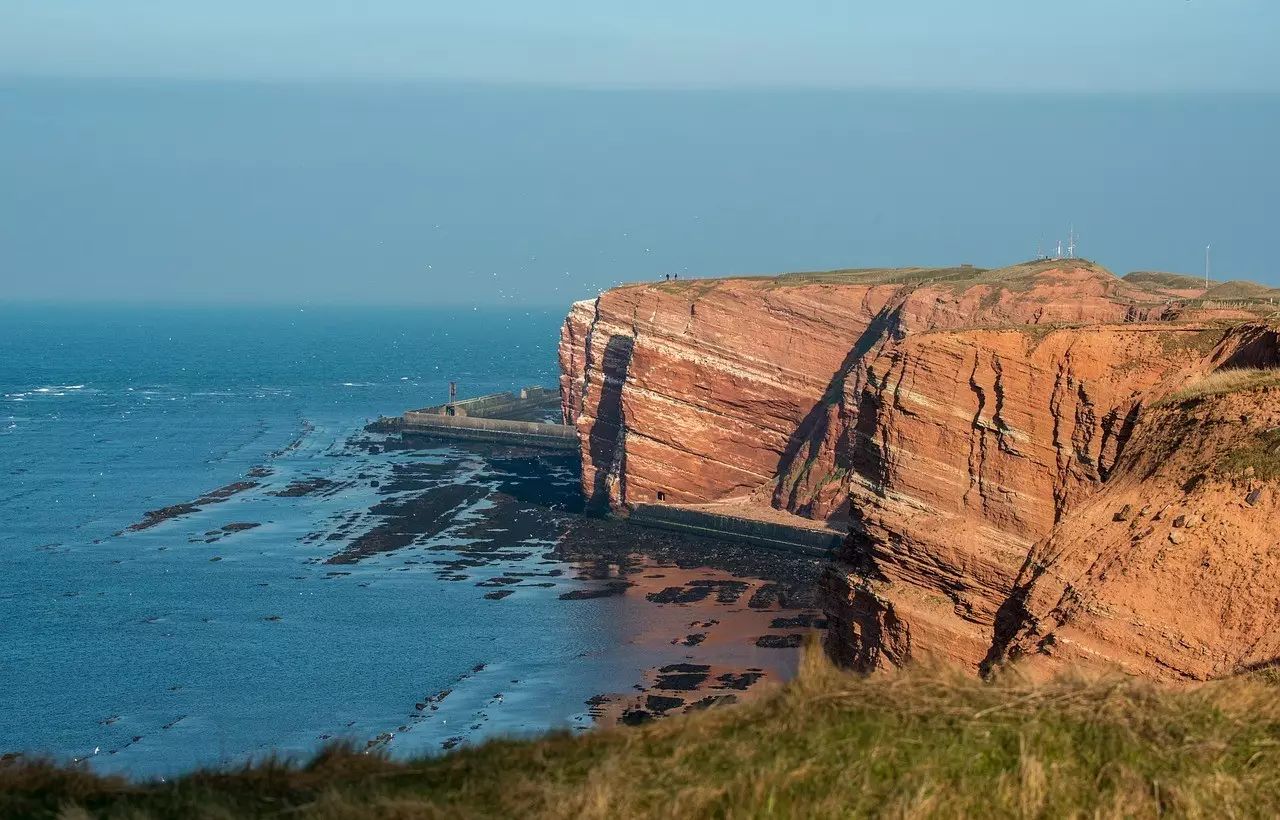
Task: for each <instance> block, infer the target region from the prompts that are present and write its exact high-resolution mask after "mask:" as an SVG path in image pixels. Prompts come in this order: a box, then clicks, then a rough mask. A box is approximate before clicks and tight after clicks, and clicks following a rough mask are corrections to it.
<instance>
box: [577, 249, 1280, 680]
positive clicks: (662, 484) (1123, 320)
mask: <svg viewBox="0 0 1280 820" xmlns="http://www.w3.org/2000/svg"><path fill="white" fill-rule="evenodd" d="M1228 284H1232V285H1238V283H1228ZM1215 291H1217V292H1215ZM1276 301H1280V300H1276V299H1275V297H1274V295H1273V294H1272V292H1270V291H1266V290H1265V289H1262V290H1257V289H1247V288H1240V287H1238V286H1233V287H1232V288H1225V287H1224V286H1216V287H1215V288H1213V289H1211V290H1209V291H1205V290H1204V289H1203V288H1200V289H1198V290H1197V289H1196V288H1195V286H1194V283H1193V282H1192V281H1190V280H1188V278H1187V277H1176V276H1173V275H1168V274H1152V273H1149V272H1144V273H1142V274H1134V275H1131V276H1130V277H1126V278H1124V279H1121V278H1118V277H1116V276H1114V275H1113V274H1112V273H1110V272H1109V271H1107V270H1106V269H1104V268H1102V267H1100V266H1097V265H1095V264H1093V263H1090V262H1087V261H1084V260H1060V261H1041V262H1034V263H1027V264H1024V265H1018V266H1014V267H1010V268H1004V269H999V270H981V269H977V268H972V267H968V266H963V267H959V268H947V269H923V268H906V269H892V270H883V269H876V270H852V271H831V272H819V273H802V274H787V275H783V276H778V277H744V278H735V279H720V280H689V281H679V282H676V281H671V282H659V283H653V284H637V285H628V286H623V287H620V288H616V289H613V290H610V291H608V292H606V293H604V294H602V295H601V296H600V297H599V298H597V299H594V300H590V301H584V302H579V303H576V304H575V305H574V306H573V308H572V309H571V311H570V313H569V316H568V318H567V319H566V321H565V324H564V327H563V330H562V333H561V341H560V363H561V372H562V376H561V398H562V405H563V411H564V415H565V419H566V421H567V422H569V423H571V424H573V425H575V427H576V429H577V431H578V435H579V439H580V443H581V451H582V460H583V470H582V476H583V491H584V493H585V494H586V496H587V498H588V500H589V501H590V502H591V503H593V504H595V505H597V506H600V507H611V508H613V509H616V510H620V511H625V510H626V508H627V505H628V504H631V503H637V502H663V501H665V502H668V503H694V504H697V503H709V502H724V501H733V502H734V503H735V504H738V505H740V506H743V507H746V508H750V507H752V506H754V507H756V508H759V509H762V510H768V509H770V508H776V509H777V510H783V511H787V512H790V513H793V514H796V515H801V516H805V517H807V518H812V519H815V520H818V521H822V522H826V523H828V524H829V525H831V526H836V527H840V528H842V529H847V531H848V533H849V534H848V537H847V539H846V541H845V545H844V547H843V548H842V550H841V551H840V553H839V555H838V556H837V559H836V561H835V563H834V564H833V565H832V568H831V569H830V570H829V571H828V573H827V575H826V578H825V581H824V596H825V599H826V601H827V609H828V613H829V615H830V616H831V629H830V631H829V633H828V641H829V648H830V650H831V652H832V654H833V656H835V657H836V658H837V659H839V660H841V661H843V662H844V663H846V664H849V665H852V666H854V667H857V668H861V669H866V670H872V669H876V668H882V667H886V666H894V665H899V664H901V663H903V662H905V661H907V660H909V659H911V658H915V657H920V656H922V655H940V656H943V657H946V658H949V659H952V660H954V661H957V662H960V663H962V664H965V665H968V666H970V667H972V668H974V669H979V668H983V669H986V668H991V667H992V666H994V665H997V664H1000V663H1005V662H1007V661H1009V660H1011V659H1015V658H1016V659H1019V660H1021V661H1024V662H1026V663H1027V665H1028V666H1029V667H1034V666H1036V665H1037V664H1039V665H1044V666H1052V665H1054V664H1056V663H1058V662H1060V661H1064V660H1069V661H1070V662H1072V663H1078V662H1094V661H1096V662H1105V663H1119V664H1121V665H1122V666H1125V667H1126V668H1129V669H1131V670H1133V671H1135V672H1140V673H1143V674H1151V675H1156V676H1166V677H1190V678H1203V677H1210V676H1214V675H1218V674H1222V673H1224V672H1226V671H1231V670H1233V669H1238V668H1243V667H1245V666H1249V665H1257V664H1260V663H1265V662H1266V661H1267V660H1268V659H1269V657H1270V656H1268V655H1267V653H1268V652H1270V651H1271V649H1272V647H1270V645H1269V644H1267V643H1266V639H1265V638H1264V637H1261V636H1262V634H1263V632H1265V627H1266V625H1267V624H1269V623H1271V621H1269V620H1267V618H1269V617H1274V613H1272V614H1270V615H1267V612H1269V610H1267V607H1268V606H1270V604H1269V603H1268V600H1269V601H1274V600H1275V598H1276V595H1275V593H1276V591H1277V590H1272V592H1271V595H1270V599H1268V600H1264V597H1265V596H1263V595H1262V593H1261V591H1260V590H1261V589H1262V588H1264V587H1265V586H1266V582H1265V581H1259V582H1257V583H1255V584H1253V585H1252V586H1250V585H1248V584H1241V583H1239V582H1240V580H1241V577H1242V573H1247V572H1253V573H1255V574H1256V573H1257V572H1266V571H1267V570H1268V569H1269V568H1271V567H1273V565H1272V564H1271V563H1269V562H1270V561H1271V560H1272V557H1273V551H1280V547H1277V545H1276V540H1277V538H1276V536H1278V535H1280V532H1277V531H1274V529H1273V528H1275V527H1276V526H1277V525H1276V524H1275V523H1274V522H1275V521H1276V519H1277V516H1276V515H1275V513H1276V510H1275V508H1274V506H1273V505H1275V504H1277V503H1280V501H1278V500H1277V498H1276V495H1277V494H1276V492H1275V483H1276V481H1277V479H1278V476H1277V475H1276V474H1275V473H1274V472H1273V471H1272V470H1271V469H1270V467H1269V466H1268V465H1269V462H1267V458H1269V457H1270V456H1269V453H1270V451H1269V450H1267V448H1266V445H1267V442H1269V441H1270V439H1269V438H1267V436H1268V435H1270V433H1269V432H1268V431H1269V430H1270V429H1271V428H1270V427H1268V425H1271V426H1272V427H1274V426H1275V425H1276V424H1280V420H1276V419H1273V418H1272V415H1270V414H1271V413H1272V412H1273V411H1270V410H1269V409H1268V408H1269V407H1270V405H1272V404H1275V403H1276V402H1275V398H1276V396H1275V395H1274V394H1272V393H1270V392H1268V391H1271V390H1272V389H1273V387H1272V381H1271V378H1270V377H1271V375H1272V374H1271V373H1269V372H1268V371H1267V370H1266V368H1269V367H1271V366H1273V365H1274V364H1276V361H1277V350H1278V349H1280V343H1278V342H1277V333H1276V331H1275V330H1274V328H1273V327H1272V325H1269V324H1267V322H1266V320H1265V318H1264V317H1266V316H1267V315H1269V314H1270V313H1271V312H1273V311H1275V310H1276V309H1277V306H1276V305H1275V302H1276ZM1242 369H1243V370H1245V371H1248V373H1249V375H1247V376H1246V377H1243V378H1237V377H1235V376H1232V375H1230V374H1232V373H1234V372H1235V371H1239V370H1242ZM1215 373H1216V374H1218V375H1217V376H1214V375H1212V374H1215ZM1223 374H1227V375H1226V376H1224V375H1223ZM1214 379H1216V380H1217V382H1218V384H1217V386H1216V387H1215V386H1214V384H1213V383H1212V380H1214ZM1232 379H1236V380H1235V381H1232ZM1228 382H1230V384H1229V385H1228V384H1227V383H1228ZM1196 384H1200V385H1203V386H1202V387H1201V388H1195V387H1194V385H1196ZM1187 391H1191V392H1187ZM1192 393H1196V395H1192ZM1230 419H1235V420H1234V421H1230ZM1177 431H1181V432H1177ZM1175 436H1177V438H1174V437H1175ZM1259 436H1260V437H1261V438H1258V437H1259ZM1278 444H1280V442H1278ZM1250 448H1253V449H1252V450H1251V449H1250ZM1245 451H1248V452H1255V451H1256V452H1255V456H1256V457H1257V459H1259V460H1260V464H1259V465H1254V466H1253V472H1252V473H1249V474H1246V473H1245V469H1246V468H1245V467H1241V469H1240V471H1237V472H1234V473H1233V472H1230V471H1226V472H1224V471H1223V468H1221V465H1222V464H1223V463H1228V462H1230V463H1235V462H1234V461H1232V459H1236V458H1244V457H1243V456H1239V457H1238V456H1235V455H1232V454H1233V453H1239V452H1245ZM1157 453H1163V454H1164V455H1156V454H1157ZM1246 466H1248V465H1246ZM1191 474H1194V475H1197V476H1202V478H1200V479H1199V480H1198V481H1191V480H1190V477H1189V476H1190V475H1191ZM1153 499H1158V503H1159V504H1160V512H1159V514H1160V516H1161V517H1160V519H1159V520H1158V521H1152V519H1153V518H1154V517H1155V516H1156V515H1157V511H1155V510H1154V506H1153V505H1155V504H1156V503H1157V500H1153ZM1250 499H1252V500H1250ZM1166 508H1167V509H1166ZM1184 508H1185V509H1186V510H1187V511H1188V512H1187V513H1182V512H1179V513H1177V514H1173V512H1172V511H1173V510H1183V509H1184ZM1228 510H1229V511H1230V512H1229V513H1228V512H1227V511H1228ZM1122 511H1124V513H1123V518H1122V520H1112V519H1115V518H1116V517H1117V516H1120V515H1121V512H1122ZM1187 515H1197V516H1202V518H1201V520H1198V521H1193V523H1192V527H1191V528H1190V529H1188V528H1187V526H1186V523H1187V521H1189V520H1192V519H1190V518H1188V517H1186V516H1187ZM1108 516H1110V518H1108ZM1179 516H1183V517H1182V518H1181V525H1180V526H1179V527H1177V528H1173V526H1172V521H1175V520H1179ZM1205 516H1207V517H1205ZM1139 522H1142V523H1141V524H1139ZM1104 524H1105V525H1107V526H1105V527H1104V526H1103V525H1104ZM1121 525H1123V526H1121ZM1173 529H1176V530H1177V532H1176V533H1173V540H1179V539H1181V542H1180V544H1178V545H1176V546H1182V545H1187V546H1188V549H1185V550H1181V551H1179V552H1177V553H1176V556H1174V557H1171V555H1170V551H1169V549H1168V547H1169V546H1173V543H1172V541H1171V540H1170V537H1169V536H1170V532H1172V531H1173ZM1192 532H1196V533H1198V534H1197V535H1195V536H1192V535H1191V534H1190V533H1192ZM1210 534H1212V537H1211V538H1210ZM1202 537H1203V538H1206V539H1209V541H1206V542H1205V543H1203V544H1202V543H1201V540H1200V539H1201V538H1202ZM1161 539H1163V542H1161ZM1210 541H1211V543H1210ZM1157 542H1161V543H1163V544H1164V545H1165V546H1164V547H1163V548H1159V544H1158V543H1157ZM1192 545H1194V546H1192ZM1212 545H1216V546H1214V547H1213V549H1214V550H1216V551H1214V552H1213V553H1212V554H1211V555H1210V556H1209V558H1207V559H1206V558H1205V557H1204V556H1203V555H1200V553H1199V552H1197V553H1195V554H1196V555H1197V556H1199V557H1198V558H1194V557H1190V556H1192V550H1201V549H1202V547H1203V548H1204V549H1209V548H1210V547H1211V546H1212ZM1162 549H1163V551H1161V550H1162ZM1202 551H1203V550H1202ZM1148 553H1150V555H1148ZM1140 555H1142V556H1146V557H1145V558H1140V557H1139V556H1140ZM1157 555H1159V560H1158V561H1157V559H1156V556H1157ZM1197 560H1199V561H1200V562H1201V563H1203V562H1204V561H1205V560H1208V561H1209V562H1210V564H1211V565H1212V566H1213V567H1215V569H1214V570H1213V572H1212V573H1209V574H1210V575H1212V576H1213V578H1215V579H1216V580H1214V581H1208V580H1206V579H1205V573H1203V572H1198V571H1197V570H1196V569H1195V565H1196V561H1197ZM1144 561H1145V563H1143V562H1144ZM1246 567H1247V568H1248V569H1246ZM1271 574H1272V576H1275V573H1274V572H1273V573H1271ZM1117 576H1120V577H1123V578H1124V579H1125V581H1124V583H1120V582H1118V581H1117ZM1259 584H1260V585H1261V586H1259ZM1276 585H1280V581H1277V582H1276ZM1249 590H1254V591H1253V592H1249ZM1174 591H1177V592H1178V594H1181V595H1183V596H1184V597H1185V598H1186V603H1185V606H1186V607H1187V608H1188V610H1189V611H1194V612H1197V613H1198V615H1197V616H1196V617H1195V618H1184V619H1182V620H1178V619H1174V618H1171V617H1169V613H1168V612H1166V611H1165V610H1164V609H1161V606H1158V605H1157V603H1159V604H1161V605H1165V606H1166V607H1167V605H1168V599H1169V596H1170V595H1171V594H1173V592H1174ZM1241 592H1243V593H1244V594H1245V597H1246V598H1247V599H1248V600H1247V601H1246V600H1242V599H1241V598H1240V593H1241ZM1187 596H1189V597H1187ZM1082 602H1083V603H1082ZM1148 604H1150V605H1148ZM1206 607H1208V609H1207V610H1206ZM1214 607H1217V609H1214ZM1209 610H1212V611H1209ZM1219 610H1221V611H1219ZM1227 610H1230V611H1229V612H1228V611H1227ZM1264 615H1265V616H1266V617H1264ZM1215 620H1216V622H1217V623H1218V624H1219V626H1220V628H1218V629H1216V630H1215V629H1199V626H1198V624H1201V623H1202V622H1207V621H1215ZM1246 621H1247V622H1249V624H1252V625H1251V626H1248V627H1246V625H1245V622H1246ZM1138 624H1143V625H1145V626H1138ZM1162 630H1163V631H1162ZM1259 630H1262V632H1260V631H1259ZM1156 633H1159V637H1158V638H1157V637H1156ZM1246 644H1247V645H1248V646H1249V647H1251V648H1249V649H1247V651H1246V648H1245V647H1246ZM1188 646H1191V647H1193V648H1192V649H1188V648H1187V647H1188ZM1064 647H1070V649H1066V648H1064ZM1273 654H1274V653H1273ZM1263 656H1267V657H1263Z"/></svg>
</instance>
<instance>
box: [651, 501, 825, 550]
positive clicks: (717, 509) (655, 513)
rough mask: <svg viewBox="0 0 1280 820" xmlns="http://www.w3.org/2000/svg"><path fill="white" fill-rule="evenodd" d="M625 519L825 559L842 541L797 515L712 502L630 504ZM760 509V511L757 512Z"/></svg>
mask: <svg viewBox="0 0 1280 820" xmlns="http://www.w3.org/2000/svg"><path fill="white" fill-rule="evenodd" d="M628 506H629V508H630V515H629V516H628V520H629V521H630V522H631V523H632V524H637V525H640V526H643V527H655V528H658V529H664V530H672V531H675V532H685V533H691V534H693V535H703V536H706V537H708V538H718V539H720V540H728V541H740V542H743V543H747V544H753V545H755V546H758V547H765V548H766V549H771V550H777V551H779V552H790V553H799V554H801V555H809V556H812V557H815V558H826V557H828V556H830V555H831V553H832V552H833V551H834V550H835V549H836V548H838V547H839V546H840V545H841V544H842V543H843V542H844V533H842V532H840V531H838V530H834V529H831V528H829V527H825V526H823V525H822V524H820V523H818V522H814V521H809V520H807V519H801V518H799V517H798V516H786V517H787V518H789V519H795V522H794V523H788V522H784V521H782V520H770V519H781V518H782V516H783V514H781V513H777V511H772V512H773V513H774V514H773V515H771V516H770V518H764V517H761V516H758V515H753V514H751V513H750V512H749V511H748V510H746V509H745V508H739V507H725V506H721V505H715V504H707V505H674V504H630V505H628ZM761 512H763V511H761Z"/></svg>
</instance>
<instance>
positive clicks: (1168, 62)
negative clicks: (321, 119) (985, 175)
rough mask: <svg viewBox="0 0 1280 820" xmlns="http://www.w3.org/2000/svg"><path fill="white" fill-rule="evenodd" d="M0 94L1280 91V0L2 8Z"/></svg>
mask: <svg viewBox="0 0 1280 820" xmlns="http://www.w3.org/2000/svg"><path fill="white" fill-rule="evenodd" d="M0 19H3V25H0V75H4V74H9V75H24V76H30V75H36V76H80V77H104V76H127V77H166V78H204V79H255V80H263V79H275V80H280V79H287V80H299V79H302V80H316V79H325V80H336V79H340V80H354V79H361V80H369V79H381V80H388V79H391V80H406V79H435V80H454V81H482V82H494V83H510V82H518V83H543V84H567V85H579V86H582V85H585V86H643V87H655V86H658V87H681V88H683V87H726V86H728V87H744V86H745V87H761V86H763V87H770V88H775V87H795V86H800V87H807V88H867V87H873V88H905V89H918V88H931V89H939V88H948V89H965V90H1023V91H1026V90H1032V91H1046V90H1073V91H1137V90H1147V91H1150V90H1161V91H1171V90H1172V91H1188V90H1215V91H1216V90H1251V91H1280V49H1275V48H1274V47H1273V44H1274V42H1275V39H1276V37H1277V35H1280V3H1276V2H1275V0H969V2H958V0H789V1H788V2H786V3H779V2H777V0H696V1H691V0H649V1H648V2H643V3H637V2H634V0H541V2H529V0H455V2H443V1H442V0H426V1H425V2H424V0H269V2H263V0H218V2H209V0H110V2H103V1H102V0H0Z"/></svg>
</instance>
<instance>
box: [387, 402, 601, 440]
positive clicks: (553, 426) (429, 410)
mask: <svg viewBox="0 0 1280 820" xmlns="http://www.w3.org/2000/svg"><path fill="white" fill-rule="evenodd" d="M559 410H560V391H558V390H554V389H550V388H546V387H526V388H523V389H521V390H519V391H513V392H507V393H493V394H490V395H488V396H477V397H476V398H473V399H462V400H460V401H453V402H449V403H448V404H440V405H436V406H435V407H424V408H423V409H421V410H410V411H408V412H406V413H405V414H404V415H402V416H397V417H395V418H383V419H379V420H378V421H377V422H375V423H374V424H372V425H370V429H375V430H379V431H383V432H397V433H400V434H401V435H417V436H428V437H431V438H442V439H454V440H462V441H487V442H493V443H496V444H518V445H522V446H525V447H544V448H549V449H553V450H577V449H578V434H577V431H576V430H574V428H573V427H570V426H569V425H566V424H557V423H554V422H551V421H547V419H549V418H555V417H556V416H557V415H558V414H559Z"/></svg>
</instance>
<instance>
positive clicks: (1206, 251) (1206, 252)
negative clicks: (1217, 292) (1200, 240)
mask: <svg viewBox="0 0 1280 820" xmlns="http://www.w3.org/2000/svg"><path fill="white" fill-rule="evenodd" d="M1211 248H1213V245H1211V244H1210V245H1205V246H1204V289H1205V290H1208V289H1209V250H1210V249H1211Z"/></svg>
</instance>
